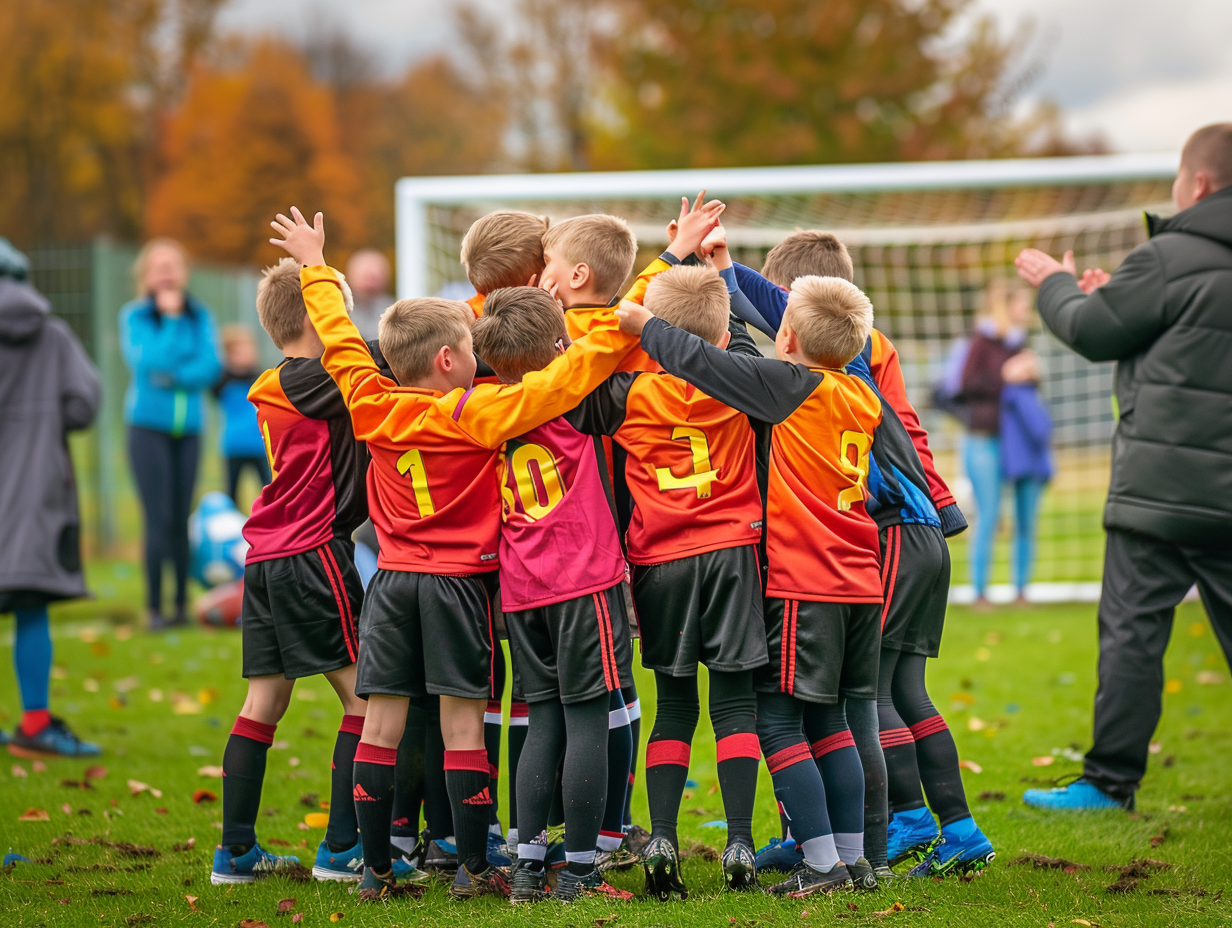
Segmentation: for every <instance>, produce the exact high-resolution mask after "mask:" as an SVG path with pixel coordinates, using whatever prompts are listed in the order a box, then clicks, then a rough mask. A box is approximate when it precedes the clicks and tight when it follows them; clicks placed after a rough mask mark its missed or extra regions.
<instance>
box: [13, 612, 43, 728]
mask: <svg viewBox="0 0 1232 928" xmlns="http://www.w3.org/2000/svg"><path fill="white" fill-rule="evenodd" d="M15 618H16V619H17V634H16V635H15V636H14V638H13V668H14V670H15V671H16V673H17V687H18V690H19V691H20V692H21V709H22V715H21V730H22V731H23V732H24V733H25V734H26V735H29V736H31V737H33V736H34V735H37V734H38V733H39V732H40V731H42V730H43V729H44V728H46V727H47V726H48V725H50V724H51V713H50V712H48V711H47V705H48V701H47V695H48V688H49V687H50V685H51V625H50V623H49V622H48V619H47V607H46V606H42V607H40V608H38V609H18V610H17V612H16V613H15Z"/></svg>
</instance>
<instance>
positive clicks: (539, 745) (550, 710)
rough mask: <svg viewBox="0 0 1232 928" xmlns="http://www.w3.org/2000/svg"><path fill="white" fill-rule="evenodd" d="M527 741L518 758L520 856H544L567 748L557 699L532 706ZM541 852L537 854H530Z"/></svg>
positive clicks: (560, 708)
mask: <svg viewBox="0 0 1232 928" xmlns="http://www.w3.org/2000/svg"><path fill="white" fill-rule="evenodd" d="M528 713H529V722H530V724H529V725H528V726H527V727H526V743H525V747H524V748H523V750H522V756H521V758H520V759H519V761H518V774H517V776H518V844H519V848H518V857H519V858H522V859H537V860H540V861H542V860H543V851H544V845H545V844H546V842H547V834H546V832H547V828H548V813H549V810H550V809H551V806H552V796H553V795H554V794H555V792H556V785H557V777H558V775H559V772H560V761H561V757H562V756H563V755H564V751H565V709H564V706H562V705H561V704H560V703H559V702H557V701H555V700H546V701H544V702H533V703H531V704H530V705H529V707H528ZM533 854H537V855H538V856H537V857H533V856H528V855H533Z"/></svg>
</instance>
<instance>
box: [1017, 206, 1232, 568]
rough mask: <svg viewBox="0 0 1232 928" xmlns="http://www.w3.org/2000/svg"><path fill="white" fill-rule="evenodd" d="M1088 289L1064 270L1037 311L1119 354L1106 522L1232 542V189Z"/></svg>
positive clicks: (1094, 347) (1182, 538)
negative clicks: (1108, 278)
mask: <svg viewBox="0 0 1232 928" xmlns="http://www.w3.org/2000/svg"><path fill="white" fill-rule="evenodd" d="M1147 222H1148V228H1149V230H1150V233H1151V239H1150V241H1148V242H1146V243H1144V244H1142V245H1140V246H1139V247H1137V248H1135V249H1134V250H1133V251H1132V252H1131V253H1130V254H1129V256H1128V257H1127V258H1126V259H1125V262H1124V263H1123V264H1122V265H1121V266H1120V267H1119V268H1117V271H1116V273H1115V274H1113V275H1112V280H1111V281H1109V282H1108V283H1107V284H1105V285H1104V286H1103V287H1100V288H1099V289H1098V290H1096V291H1095V292H1094V293H1092V294H1091V295H1090V296H1084V295H1083V293H1082V292H1081V291H1080V290H1079V289H1078V286H1077V284H1076V283H1075V281H1074V278H1073V277H1071V276H1070V275H1069V274H1062V273H1058V274H1053V275H1052V276H1051V277H1049V278H1048V279H1047V280H1045V281H1044V283H1043V284H1042V285H1041V286H1040V291H1039V312H1040V316H1041V317H1043V320H1044V322H1045V323H1046V324H1047V326H1048V328H1049V329H1051V330H1052V332H1053V334H1054V335H1056V336H1057V338H1059V339H1060V340H1061V341H1063V342H1065V344H1067V345H1069V346H1070V347H1071V348H1073V349H1074V350H1075V351H1077V352H1078V353H1079V354H1081V355H1082V356H1083V357H1085V358H1088V359H1089V360H1092V361H1117V362H1119V363H1118V365H1117V373H1116V395H1117V401H1118V404H1119V407H1120V420H1119V421H1118V423H1117V428H1116V433H1115V435H1114V436H1113V440H1112V480H1111V483H1110V486H1109V488H1108V504H1107V507H1106V508H1105V510H1104V525H1105V527H1106V528H1117V529H1127V530H1130V531H1138V532H1144V533H1146V534H1148V535H1153V536H1155V537H1157V538H1162V539H1163V540H1165V541H1170V542H1173V543H1175V544H1182V545H1201V546H1232V188H1227V189H1224V190H1221V191H1219V192H1218V193H1215V194H1212V195H1211V196H1209V197H1206V198H1205V199H1203V200H1201V201H1199V202H1198V203H1196V204H1195V205H1193V206H1191V207H1190V208H1189V209H1187V210H1184V211H1183V212H1180V213H1178V214H1177V215H1176V216H1173V217H1172V218H1171V219H1166V220H1160V219H1157V218H1156V217H1148V220H1147Z"/></svg>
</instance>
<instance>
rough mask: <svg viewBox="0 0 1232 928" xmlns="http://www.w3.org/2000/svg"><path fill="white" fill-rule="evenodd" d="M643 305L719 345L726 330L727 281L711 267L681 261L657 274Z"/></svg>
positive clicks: (688, 330)
mask: <svg viewBox="0 0 1232 928" xmlns="http://www.w3.org/2000/svg"><path fill="white" fill-rule="evenodd" d="M642 303H643V305H644V306H645V307H646V309H648V310H649V311H650V312H651V313H653V314H654V315H656V316H658V317H659V318H660V319H662V320H663V321H664V322H667V323H669V324H671V325H674V326H675V327H676V328H678V329H684V330H685V331H686V332H691V333H693V334H694V335H696V336H698V337H699V338H704V339H705V340H706V341H708V342H710V344H712V345H717V344H718V343H719V342H720V341H722V339H723V333H724V332H726V331H727V320H728V316H729V313H730V297H728V295H727V284H725V283H724V282H723V278H722V277H720V276H719V272H718V271H716V270H715V269H714V268H712V267H704V266H702V265H697V264H693V265H686V264H681V265H677V266H676V267H674V268H672V269H671V270H667V271H664V272H663V273H661V274H656V275H655V276H654V277H652V278H650V283H649V284H647V285H646V296H645V298H644V299H643V301H642Z"/></svg>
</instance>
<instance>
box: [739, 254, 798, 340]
mask: <svg viewBox="0 0 1232 928" xmlns="http://www.w3.org/2000/svg"><path fill="white" fill-rule="evenodd" d="M733 267H734V268H735V271H736V283H737V285H738V286H739V288H740V290H741V292H743V293H744V295H745V297H746V298H747V299H748V301H749V302H750V303H751V304H752V305H753V308H754V309H756V310H757V313H758V315H760V316H761V318H762V319H763V320H765V323H766V325H768V326H769V327H770V331H769V332H767V334H768V335H769V336H770V337H771V338H773V337H774V333H775V332H777V331H778V330H779V324H780V323H781V322H782V321H783V314H784V313H786V312H787V291H786V290H784V289H783V288H782V287H780V286H778V285H776V284H773V283H771V282H770V281H768V280H766V278H764V277H762V276H761V275H760V274H758V273H757V272H756V271H755V270H753V269H752V268H751V267H745V266H744V265H743V264H733ZM754 324H755V325H756V323H754ZM758 328H761V326H758ZM762 331H763V332H764V331H766V330H765V329H762Z"/></svg>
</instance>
